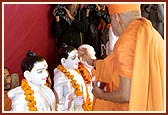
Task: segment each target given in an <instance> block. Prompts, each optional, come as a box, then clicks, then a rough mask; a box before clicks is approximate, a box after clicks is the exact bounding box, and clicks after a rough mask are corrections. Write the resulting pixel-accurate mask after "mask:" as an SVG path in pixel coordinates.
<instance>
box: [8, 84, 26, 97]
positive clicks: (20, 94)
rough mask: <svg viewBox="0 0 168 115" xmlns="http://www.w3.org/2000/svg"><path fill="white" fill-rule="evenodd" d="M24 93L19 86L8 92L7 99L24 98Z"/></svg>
mask: <svg viewBox="0 0 168 115" xmlns="http://www.w3.org/2000/svg"><path fill="white" fill-rule="evenodd" d="M23 95H24V91H23V90H22V88H21V86H18V87H16V88H14V89H11V90H10V91H8V97H9V98H11V99H13V98H16V97H17V98H21V97H23V98H24V96H23Z"/></svg>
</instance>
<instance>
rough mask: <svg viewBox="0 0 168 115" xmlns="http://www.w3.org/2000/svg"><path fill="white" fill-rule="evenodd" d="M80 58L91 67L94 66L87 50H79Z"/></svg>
mask: <svg viewBox="0 0 168 115" xmlns="http://www.w3.org/2000/svg"><path fill="white" fill-rule="evenodd" d="M78 55H79V57H81V58H83V59H84V60H85V61H86V62H87V63H88V64H89V65H92V61H93V60H92V59H91V56H90V54H89V53H88V51H87V49H86V48H81V49H78Z"/></svg>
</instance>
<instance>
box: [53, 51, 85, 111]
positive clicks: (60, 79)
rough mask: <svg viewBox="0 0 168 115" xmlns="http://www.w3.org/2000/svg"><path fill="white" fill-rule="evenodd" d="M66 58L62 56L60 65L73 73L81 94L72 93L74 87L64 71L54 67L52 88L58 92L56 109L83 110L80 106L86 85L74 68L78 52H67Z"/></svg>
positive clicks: (76, 65)
mask: <svg viewBox="0 0 168 115" xmlns="http://www.w3.org/2000/svg"><path fill="white" fill-rule="evenodd" d="M68 54H69V56H68V58H67V59H65V58H62V59H61V64H62V66H63V67H64V68H65V69H67V71H69V72H70V75H74V79H75V80H76V81H77V84H79V85H80V90H81V91H82V92H83V96H76V95H75V93H74V90H75V89H74V88H73V87H72V85H71V82H70V81H71V80H69V79H68V78H67V77H66V76H65V74H64V73H62V72H61V71H60V70H58V69H57V68H55V69H54V90H55V91H56V92H57V94H58V98H59V103H58V108H57V110H58V111H84V110H83V108H82V104H83V100H86V97H87V94H86V86H85V83H84V80H83V77H82V76H81V75H80V74H79V73H78V72H77V71H76V70H75V69H77V68H78V63H79V59H78V52H77V50H73V51H71V52H70V53H68Z"/></svg>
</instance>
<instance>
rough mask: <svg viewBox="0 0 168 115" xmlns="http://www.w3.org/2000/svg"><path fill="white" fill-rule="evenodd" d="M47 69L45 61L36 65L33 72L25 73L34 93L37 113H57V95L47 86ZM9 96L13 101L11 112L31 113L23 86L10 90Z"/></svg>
mask: <svg viewBox="0 0 168 115" xmlns="http://www.w3.org/2000/svg"><path fill="white" fill-rule="evenodd" d="M47 68H48V65H47V62H46V61H45V60H44V61H42V62H37V63H35V64H34V67H33V68H32V70H31V71H25V72H24V77H25V78H26V81H27V83H28V84H29V86H30V87H31V89H32V90H33V91H34V100H35V101H36V105H35V106H36V107H37V111H55V105H56V99H55V95H54V93H53V91H52V90H51V89H50V88H49V87H47V86H46V85H45V84H46V79H47V77H48V72H47V70H46V69H47ZM8 96H9V98H10V99H11V100H12V110H11V111H29V107H28V105H27V103H28V102H27V101H26V100H25V97H26V96H25V94H24V90H23V89H22V88H21V86H19V87H16V88H15V89H12V90H10V91H9V92H8Z"/></svg>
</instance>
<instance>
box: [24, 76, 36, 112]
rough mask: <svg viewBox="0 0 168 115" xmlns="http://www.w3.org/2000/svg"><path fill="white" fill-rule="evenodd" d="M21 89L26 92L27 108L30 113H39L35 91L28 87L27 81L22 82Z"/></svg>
mask: <svg viewBox="0 0 168 115" xmlns="http://www.w3.org/2000/svg"><path fill="white" fill-rule="evenodd" d="M21 88H22V89H23V90H24V95H25V96H26V97H25V99H26V101H27V102H28V103H27V106H28V107H29V110H30V111H37V107H36V106H35V105H36V101H35V100H34V95H33V94H34V91H33V90H32V89H31V87H30V86H29V85H28V83H27V82H26V80H25V79H23V80H22V84H21Z"/></svg>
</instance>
